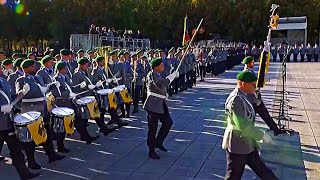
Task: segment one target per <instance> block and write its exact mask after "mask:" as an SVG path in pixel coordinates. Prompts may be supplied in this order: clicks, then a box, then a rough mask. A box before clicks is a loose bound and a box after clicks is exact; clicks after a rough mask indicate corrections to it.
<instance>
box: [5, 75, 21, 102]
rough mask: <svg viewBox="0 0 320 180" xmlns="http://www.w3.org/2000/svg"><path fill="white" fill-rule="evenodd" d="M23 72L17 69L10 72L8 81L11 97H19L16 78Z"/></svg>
mask: <svg viewBox="0 0 320 180" xmlns="http://www.w3.org/2000/svg"><path fill="white" fill-rule="evenodd" d="M23 74H24V73H23V72H22V71H19V70H17V71H15V72H14V73H12V74H10V75H9V77H8V82H9V85H10V87H11V99H15V98H16V97H17V95H16V80H17V79H18V78H19V77H21V76H23Z"/></svg>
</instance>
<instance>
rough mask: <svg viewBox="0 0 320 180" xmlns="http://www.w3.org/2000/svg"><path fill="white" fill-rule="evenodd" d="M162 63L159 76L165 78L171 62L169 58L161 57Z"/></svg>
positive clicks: (168, 72)
mask: <svg viewBox="0 0 320 180" xmlns="http://www.w3.org/2000/svg"><path fill="white" fill-rule="evenodd" d="M161 59H162V63H163V65H164V71H163V72H162V73H161V77H163V78H165V77H167V76H168V75H169V74H170V70H171V62H170V59H169V58H166V57H162V58H161Z"/></svg>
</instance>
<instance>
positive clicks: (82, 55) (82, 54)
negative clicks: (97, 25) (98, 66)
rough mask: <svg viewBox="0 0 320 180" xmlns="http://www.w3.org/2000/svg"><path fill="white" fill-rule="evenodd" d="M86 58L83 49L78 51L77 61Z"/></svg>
mask: <svg viewBox="0 0 320 180" xmlns="http://www.w3.org/2000/svg"><path fill="white" fill-rule="evenodd" d="M83 57H84V50H83V49H79V50H78V51H77V60H78V59H81V58H83Z"/></svg>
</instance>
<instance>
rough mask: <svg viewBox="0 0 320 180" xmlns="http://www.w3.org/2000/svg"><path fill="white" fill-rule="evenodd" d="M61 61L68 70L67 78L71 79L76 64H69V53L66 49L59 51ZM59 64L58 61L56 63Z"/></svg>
mask: <svg viewBox="0 0 320 180" xmlns="http://www.w3.org/2000/svg"><path fill="white" fill-rule="evenodd" d="M60 56H61V60H62V61H64V62H66V64H67V68H68V74H67V75H68V76H69V77H70V78H72V76H73V74H74V72H75V69H76V68H77V66H78V64H77V63H76V62H72V63H71V53H70V51H69V50H68V49H61V50H60ZM58 62H59V61H58Z"/></svg>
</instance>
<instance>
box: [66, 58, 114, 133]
mask: <svg viewBox="0 0 320 180" xmlns="http://www.w3.org/2000/svg"><path fill="white" fill-rule="evenodd" d="M78 64H79V67H78V71H77V72H75V73H74V74H73V76H72V82H71V85H72V91H73V92H74V93H76V94H79V93H82V94H81V95H78V97H79V98H81V97H86V96H94V95H95V94H94V89H95V88H96V87H97V85H99V84H95V85H94V84H92V82H91V80H90V78H89V75H88V74H87V70H88V67H89V60H88V59H87V58H81V59H79V60H78ZM94 120H95V121H96V123H97V125H98V126H99V132H101V133H103V134H104V135H105V136H107V135H108V134H109V133H111V132H112V131H113V130H112V129H108V128H107V126H106V124H105V122H104V118H103V119H100V118H96V119H94ZM86 124H87V123H85V125H86Z"/></svg>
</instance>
